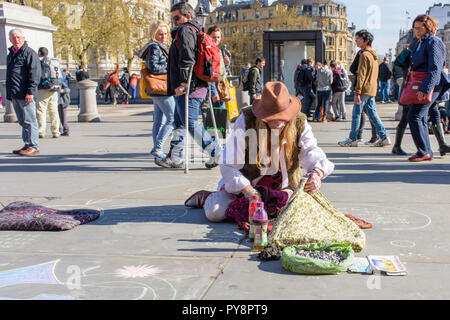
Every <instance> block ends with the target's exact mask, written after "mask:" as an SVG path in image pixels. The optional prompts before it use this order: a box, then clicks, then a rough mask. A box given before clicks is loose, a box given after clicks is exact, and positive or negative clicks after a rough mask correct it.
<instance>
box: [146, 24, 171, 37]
mask: <svg viewBox="0 0 450 320" xmlns="http://www.w3.org/2000/svg"><path fill="white" fill-rule="evenodd" d="M161 28H166V29H167V35H168V37H167V41H169V38H170V27H169V25H168V24H167V23H166V22H164V21H162V20H157V21H155V22H153V23H152V24H151V25H150V39H151V40H153V41H156V42H157V40H156V34H157V33H158V30H159V29H161Z"/></svg>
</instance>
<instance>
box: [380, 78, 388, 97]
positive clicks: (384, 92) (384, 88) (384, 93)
mask: <svg viewBox="0 0 450 320" xmlns="http://www.w3.org/2000/svg"><path fill="white" fill-rule="evenodd" d="M390 100H391V98H390V96H389V81H380V101H390Z"/></svg>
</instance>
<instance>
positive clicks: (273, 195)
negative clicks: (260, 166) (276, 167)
mask: <svg viewBox="0 0 450 320" xmlns="http://www.w3.org/2000/svg"><path fill="white" fill-rule="evenodd" d="M278 187H279V181H278V180H274V179H272V177H271V176H265V177H264V178H262V179H261V180H260V181H259V182H258V183H257V185H256V187H255V189H257V190H258V192H259V194H260V195H261V198H262V200H263V202H264V209H266V212H267V215H268V216H269V219H274V218H276V217H277V216H278V214H279V213H280V212H281V211H282V210H283V208H284V206H285V205H286V204H287V203H288V200H289V197H288V194H287V193H286V192H284V191H280V190H276V189H278ZM248 206H249V201H248V200H247V198H245V197H244V196H243V195H242V194H240V195H239V196H238V198H237V199H236V200H234V201H233V202H232V203H231V204H230V206H229V207H228V209H227V210H226V211H225V214H226V216H227V218H228V219H229V220H231V221H235V222H237V223H238V224H239V225H242V223H244V222H248Z"/></svg>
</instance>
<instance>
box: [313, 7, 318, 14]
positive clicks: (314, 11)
mask: <svg viewBox="0 0 450 320" xmlns="http://www.w3.org/2000/svg"><path fill="white" fill-rule="evenodd" d="M318 9H319V8H317V7H313V8H312V15H313V16H317V13H318Z"/></svg>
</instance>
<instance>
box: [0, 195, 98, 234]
mask: <svg viewBox="0 0 450 320" xmlns="http://www.w3.org/2000/svg"><path fill="white" fill-rule="evenodd" d="M99 216H100V211H98V210H92V209H74V210H56V209H51V208H47V207H44V206H41V205H38V204H34V203H31V202H25V201H16V202H12V203H10V204H9V205H7V206H6V207H5V208H3V209H2V210H0V230H32V231H63V230H70V229H72V228H74V227H76V226H78V225H80V224H85V223H88V222H91V221H92V220H95V219H97V218H98V217H99Z"/></svg>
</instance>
